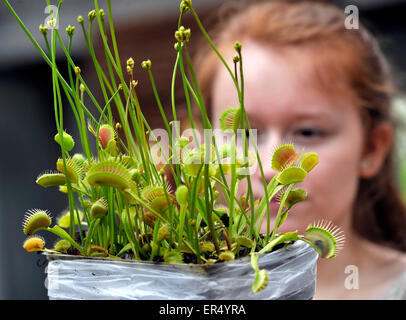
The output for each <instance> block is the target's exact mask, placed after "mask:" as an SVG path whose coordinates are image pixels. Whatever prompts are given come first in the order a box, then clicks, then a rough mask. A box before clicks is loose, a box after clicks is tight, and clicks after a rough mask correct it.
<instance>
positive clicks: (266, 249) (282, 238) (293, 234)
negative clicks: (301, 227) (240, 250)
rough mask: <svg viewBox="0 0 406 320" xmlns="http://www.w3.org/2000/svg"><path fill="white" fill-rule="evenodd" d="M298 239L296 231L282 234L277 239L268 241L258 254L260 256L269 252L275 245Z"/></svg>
mask: <svg viewBox="0 0 406 320" xmlns="http://www.w3.org/2000/svg"><path fill="white" fill-rule="evenodd" d="M298 239H299V235H298V232H297V231H293V232H286V233H283V234H281V235H280V236H279V237H277V238H275V239H273V240H271V241H269V242H268V244H267V245H266V246H265V247H263V248H262V249H261V250H260V251H259V252H258V253H260V254H261V253H266V252H270V251H272V249H273V248H274V247H275V246H276V245H278V244H280V243H283V242H286V241H295V240H298Z"/></svg>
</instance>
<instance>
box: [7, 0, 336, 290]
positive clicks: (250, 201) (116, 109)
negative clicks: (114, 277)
mask: <svg viewBox="0 0 406 320" xmlns="http://www.w3.org/2000/svg"><path fill="white" fill-rule="evenodd" d="M3 2H4V3H5V4H6V6H7V7H8V9H9V10H10V12H11V13H12V14H13V15H14V17H15V18H16V20H17V21H18V22H19V24H20V25H21V27H22V28H23V30H24V31H25V33H26V34H27V36H28V38H29V39H30V40H31V41H32V42H33V44H34V46H35V47H36V48H37V49H38V51H39V53H40V54H41V55H42V57H43V58H44V60H45V61H46V63H47V64H48V65H49V67H50V68H51V71H52V83H53V94H54V112H55V121H56V128H57V132H56V135H55V137H54V140H55V143H58V144H59V145H60V149H61V153H60V156H59V158H57V159H56V164H55V171H46V172H44V173H42V174H40V175H39V176H38V178H37V180H36V183H37V184H38V185H40V186H42V187H45V188H57V189H59V191H60V192H63V193H65V194H66V195H67V198H68V203H69V209H68V210H67V211H65V212H62V213H61V214H60V215H59V216H58V217H57V218H56V219H55V218H53V215H52V214H51V213H50V212H49V211H48V210H42V209H33V210H28V211H27V213H26V217H25V219H24V222H23V231H24V233H25V234H26V235H27V236H29V237H28V238H27V239H26V241H25V242H24V245H23V247H24V248H25V249H26V250H27V251H29V252H32V251H40V252H52V253H60V254H70V255H82V256H89V257H104V258H113V259H120V258H126V259H135V260H147V261H158V262H165V263H197V264H211V263H221V262H222V261H227V260H233V259H238V258H242V257H245V256H250V257H251V263H252V266H253V269H254V270H255V280H254V284H253V286H252V289H253V290H254V291H255V292H256V291H259V290H261V289H263V288H265V287H266V285H267V281H268V275H267V273H266V271H265V270H260V269H259V267H258V259H259V258H260V254H263V253H267V252H271V251H272V250H276V249H278V248H280V247H282V246H286V245H289V244H291V243H292V242H294V241H298V240H300V241H305V242H307V243H309V244H310V245H311V246H313V247H314V249H315V250H317V252H318V253H319V254H320V256H321V257H323V258H331V257H334V256H335V255H336V253H337V251H338V250H339V249H340V248H341V247H342V245H343V242H344V236H343V234H342V232H341V230H340V229H339V228H338V227H335V226H333V225H332V223H329V222H324V221H321V222H317V223H314V224H311V225H309V227H308V228H307V230H306V232H305V234H304V235H299V234H298V232H297V231H292V232H286V233H281V232H279V233H278V228H279V227H280V226H281V225H282V223H283V222H284V221H285V219H286V218H287V216H288V214H289V211H290V209H291V208H292V207H293V206H294V205H295V204H296V203H298V202H300V201H302V200H304V199H305V198H306V191H305V190H304V189H302V188H295V184H297V183H300V182H302V181H303V180H304V179H305V178H306V176H307V175H308V174H309V172H310V171H311V170H312V169H313V168H314V167H315V166H316V165H317V164H318V162H319V159H318V155H317V154H316V153H313V152H304V151H303V150H296V149H295V146H294V145H293V144H285V145H282V146H280V147H278V148H277V149H276V150H275V152H274V154H273V158H272V162H271V163H264V164H262V163H261V159H260V158H259V153H258V150H257V147H256V144H255V139H254V133H255V132H254V130H252V128H251V127H250V124H249V121H248V117H247V114H246V112H245V108H244V74H243V56H242V51H243V50H242V45H241V44H240V43H239V42H236V43H235V45H234V49H235V57H234V58H233V61H232V67H230V66H229V64H228V63H227V62H226V61H225V59H224V58H223V56H222V55H221V54H220V52H219V51H218V50H217V48H216V46H215V45H214V43H213V41H212V40H211V38H210V36H209V34H208V33H207V32H206V30H205V28H204V26H203V25H202V23H201V22H200V19H199V17H198V15H197V13H196V11H195V10H194V8H193V6H192V1H191V0H183V1H182V2H181V4H180V16H179V20H178V29H177V30H176V31H175V40H176V42H175V46H174V50H176V53H177V56H176V61H175V64H174V69H173V78H172V79H173V80H172V118H173V121H169V120H168V118H167V116H166V115H165V112H164V108H163V106H162V103H161V100H160V98H159V94H158V90H157V88H156V86H155V81H154V76H153V73H152V70H153V63H152V62H151V61H150V60H145V61H143V62H142V63H141V64H140V66H141V69H143V71H142V70H141V71H139V70H138V69H137V68H136V66H135V61H134V60H133V59H132V58H128V59H127V60H126V65H124V67H123V66H122V64H121V59H120V55H119V52H118V46H117V41H116V37H115V30H114V24H113V21H112V10H111V1H110V0H107V12H106V13H105V12H104V11H103V9H101V8H99V3H98V1H97V0H94V6H95V9H94V10H92V11H90V12H89V14H88V16H87V20H86V19H85V18H83V17H82V16H79V17H78V19H77V22H78V24H79V29H81V31H82V32H83V38H84V41H85V42H86V46H87V48H88V49H89V53H90V57H91V58H92V61H93V63H94V67H95V70H96V73H97V77H98V80H99V84H100V89H101V91H102V93H103V99H104V101H103V102H102V103H101V102H99V101H97V99H96V98H95V96H94V95H93V94H92V92H91V91H90V90H89V87H88V85H87V84H86V82H85V79H84V78H83V76H82V70H81V69H80V67H79V66H78V65H76V64H75V61H74V58H73V57H72V56H71V54H70V52H71V44H72V40H73V37H74V35H75V31H76V28H75V27H73V26H68V27H67V28H66V33H67V35H68V39H69V42H68V44H66V43H64V42H63V40H62V38H61V34H60V30H59V29H58V28H57V27H56V26H57V25H58V23H57V22H58V21H57V19H58V18H59V15H60V14H61V7H62V3H63V1H59V2H58V7H57V12H51V15H52V19H50V20H48V22H47V25H44V26H42V25H41V26H40V28H39V31H40V33H41V34H42V35H43V37H44V40H45V45H46V50H45V51H44V50H43V49H42V48H41V46H40V45H39V44H38V43H37V41H36V40H35V38H34V36H33V35H32V34H31V33H30V31H29V30H28V29H27V28H26V27H25V25H24V23H23V22H22V21H21V19H20V18H19V17H18V15H17V13H16V12H15V11H14V9H13V8H12V6H11V5H10V3H9V1H8V0H3ZM47 4H48V5H50V3H49V0H48V1H47ZM185 14H191V15H193V17H194V18H195V21H196V23H197V25H198V28H199V29H200V31H201V32H202V34H203V36H204V37H205V38H206V40H207V41H208V43H209V44H210V46H211V47H212V49H213V50H214V51H215V52H216V53H217V55H218V57H219V59H220V61H221V63H222V64H223V66H224V67H225V68H227V70H228V72H229V74H230V81H233V82H234V84H235V89H236V93H237V95H238V98H239V105H238V107H237V108H230V109H228V110H227V111H226V112H224V114H223V116H222V117H221V119H220V120H221V129H222V132H223V133H224V134H225V135H227V136H228V137H229V140H228V141H229V142H228V143H219V141H218V136H217V135H215V134H214V130H213V128H212V125H211V122H210V120H209V118H208V116H207V113H206V108H205V104H204V100H203V97H202V93H201V91H200V89H199V85H198V83H197V80H196V75H195V73H194V70H193V65H192V62H191V59H190V56H189V52H188V43H189V41H190V38H191V30H190V29H187V28H185V27H184V26H183V25H182V18H183V16H184V15H185ZM96 28H98V31H99V34H100V38H101V40H102V42H103V45H104V52H105V57H106V66H107V67H106V68H107V70H104V69H103V68H102V67H101V62H100V61H99V60H98V59H99V57H96V55H95V52H94V48H93V40H92V39H93V31H94V29H96ZM107 30H109V32H108V31H107ZM108 37H110V39H108ZM57 45H58V46H60V48H62V50H63V52H64V53H65V56H66V60H67V68H68V78H67V79H65V78H64V77H62V74H61V70H60V68H61V67H60V66H57V64H56V57H55V56H56V54H55V52H56V47H57ZM137 72H147V73H148V75H149V78H150V82H151V85H152V89H153V92H154V95H155V98H156V103H157V108H158V110H159V112H160V114H161V115H162V117H163V120H164V123H165V130H166V132H167V134H168V137H169V141H170V143H168V144H164V143H162V141H163V140H162V139H161V140H160V141H158V138H157V136H156V134H155V133H154V130H152V129H151V128H150V127H149V125H148V122H147V121H146V119H145V117H144V114H143V113H142V108H141V106H140V103H139V100H138V98H137V94H136V89H137V88H136V87H137V81H136V73H137ZM177 73H180V75H181V79H182V83H181V84H180V85H181V86H183V88H184V93H185V101H186V104H187V108H188V111H189V121H190V126H191V128H192V129H195V121H196V119H194V118H193V116H192V108H193V107H192V106H193V105H196V106H197V107H198V108H199V110H200V113H201V118H202V123H203V127H204V138H205V139H204V141H203V143H201V141H199V139H193V141H191V140H190V139H189V137H187V136H184V135H182V134H181V133H180V129H179V122H178V117H177V114H176V106H175V99H174V90H175V85H176V83H175V78H176V74H177ZM63 94H64V95H65V97H66V101H67V105H64V104H63V102H62V95H63ZM86 95H87V96H88V97H89V99H90V101H91V103H92V104H93V105H94V106H95V107H96V108H97V110H98V114H97V116H94V115H93V114H92V113H91V112H89V109H90V108H88V107H87V106H86V105H85V102H84V97H85V96H86ZM67 107H69V108H70V109H71V110H72V112H73V114H74V117H75V120H76V123H77V128H78V132H79V139H80V145H79V144H78V143H77V139H74V138H73V137H72V136H71V135H70V134H68V133H67V132H66V131H65V128H64V122H63V110H64V108H67ZM115 113H117V114H118V119H114V117H113V115H114V114H115ZM193 132H194V136H195V137H196V136H197V134H198V133H199V132H198V131H197V130H194V131H193ZM247 136H248V138H249V139H247ZM75 140H76V141H75ZM248 143H250V145H251V147H253V149H252V150H253V151H252V152H250V151H249V150H248ZM252 144H253V146H252ZM78 147H80V148H81V149H80V151H79V150H78ZM74 149H75V150H77V152H74V151H73V150H74ZM158 151H159V152H158ZM158 153H159V154H160V157H161V159H160V161H157V159H156V158H157V154H158ZM162 157H163V159H162ZM263 166H272V168H273V169H274V170H276V171H277V172H278V174H276V175H275V176H274V177H273V178H272V180H271V181H270V182H269V183H267V182H266V181H265V178H264V174H263ZM254 167H256V168H257V170H261V174H262V178H263V184H264V196H263V197H262V198H261V199H254V197H253V193H252V189H251V181H250V170H252V169H253V168H254ZM169 177H172V179H173V182H172V183H171V181H170V180H169ZM244 180H246V181H247V185H248V188H247V191H246V193H245V194H244V195H243V196H241V197H239V196H238V192H237V190H238V189H239V185H240V184H241V182H242V181H244ZM220 194H221V195H222V197H223V198H224V199H225V200H224V201H225V203H222V204H220V201H219V198H220V197H219V196H220ZM272 199H277V200H278V201H279V203H280V206H279V210H278V212H277V215H276V219H275V220H274V221H275V222H274V224H273V225H271V212H270V202H271V200H272ZM264 221H265V222H266V225H267V232H266V233H264V234H262V233H261V232H260V230H261V225H262V224H263V223H265V222H264ZM53 223H54V225H53ZM52 225H53V226H52ZM40 230H46V231H50V232H52V233H54V234H55V235H57V236H58V237H59V240H58V241H57V242H56V243H55V244H54V245H53V248H52V249H46V248H45V241H44V239H43V238H42V237H40V236H38V235H37V232H38V231H40Z"/></svg>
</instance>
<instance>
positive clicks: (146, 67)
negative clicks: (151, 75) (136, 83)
mask: <svg viewBox="0 0 406 320" xmlns="http://www.w3.org/2000/svg"><path fill="white" fill-rule="evenodd" d="M141 67H142V68H143V69H144V70H147V71H148V70H151V60H149V59H148V60H145V61H143V62H142V63H141Z"/></svg>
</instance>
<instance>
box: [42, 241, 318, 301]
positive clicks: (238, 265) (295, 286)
mask: <svg viewBox="0 0 406 320" xmlns="http://www.w3.org/2000/svg"><path fill="white" fill-rule="evenodd" d="M46 256H47V259H48V260H49V263H48V267H47V282H48V295H49V298H50V299H51V300H53V299H92V300H95V299H132V300H146V299H148V300H166V299H169V300H206V299H208V300H252V299H301V300H308V299H312V298H313V295H314V291H315V286H316V261H317V258H318V254H317V253H316V251H315V250H314V249H313V248H312V247H311V246H310V245H308V244H307V243H305V242H302V241H296V242H295V243H293V244H291V245H289V246H287V247H285V248H283V249H279V250H277V251H274V252H272V253H268V254H264V255H262V256H261V257H260V259H259V268H260V269H266V270H267V272H268V275H269V282H268V286H267V287H266V288H265V289H264V290H262V291H260V292H257V293H254V292H252V289H251V286H252V283H253V280H254V271H253V269H252V267H251V262H250V258H248V257H245V258H242V259H238V260H233V261H228V262H224V263H216V264H211V265H195V264H167V263H153V262H143V261H142V262H140V261H126V260H112V259H103V258H88V257H80V256H69V255H58V254H46Z"/></svg>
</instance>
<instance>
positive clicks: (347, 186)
mask: <svg viewBox="0 0 406 320" xmlns="http://www.w3.org/2000/svg"><path fill="white" fill-rule="evenodd" d="M289 50H293V49H289ZM295 50H296V49H295ZM290 53H291V54H289V56H286V55H283V54H281V53H279V52H276V51H274V50H272V48H270V47H265V46H262V45H260V44H257V43H255V42H245V44H244V47H243V66H244V83H245V108H246V110H247V114H248V117H249V120H250V124H251V127H252V129H257V145H258V149H259V153H260V156H261V162H262V165H263V168H264V174H265V178H266V180H267V182H269V181H270V180H271V178H272V177H273V176H274V175H275V174H276V172H275V171H273V170H272V169H271V165H270V160H271V157H272V153H273V151H274V150H275V148H276V147H277V146H280V145H281V144H283V143H293V144H294V145H295V148H296V150H304V151H305V152H306V151H313V152H317V153H318V155H319V159H320V163H319V164H318V165H317V166H316V167H315V168H314V169H313V170H312V171H311V172H310V173H309V174H308V176H307V178H306V180H305V181H304V182H303V183H300V184H297V185H296V187H302V188H304V189H305V190H306V191H307V194H308V196H307V198H306V200H305V201H303V202H301V203H299V204H296V205H295V206H294V207H293V208H292V209H291V211H290V213H289V216H288V218H287V219H286V221H285V222H284V224H283V225H282V227H281V228H280V229H279V231H281V232H286V231H293V230H296V229H297V230H298V231H299V232H300V233H303V232H304V230H305V229H306V227H307V225H308V224H309V223H312V222H315V221H317V220H320V219H326V220H332V221H334V222H335V224H338V225H343V224H344V222H346V221H348V220H347V219H349V218H350V215H351V212H352V205H353V203H354V199H355V196H356V192H357V187H358V180H359V174H360V162H361V158H362V152H363V127H362V123H361V117H360V114H359V111H358V110H357V108H356V107H355V106H354V103H353V102H352V100H351V97H350V96H349V95H333V94H331V93H329V92H326V89H325V90H324V91H323V90H321V89H320V86H318V84H317V82H316V81H317V80H315V78H314V77H313V75H312V73H311V72H310V71H306V72H304V71H303V70H311V68H303V66H304V64H310V63H311V61H312V60H311V59H312V58H310V59H309V58H308V57H307V58H306V59H304V54H303V53H302V54H301V53H300V51H296V52H295V53H294V52H293V51H292V52H290ZM313 59H317V56H315V57H313ZM308 66H310V65H308ZM219 70H220V71H219V72H218V74H217V75H216V77H215V79H214V83H213V92H212V94H213V96H212V103H213V105H212V106H213V117H214V119H213V121H212V122H213V124H214V126H215V127H219V121H218V119H219V118H220V117H221V114H222V113H223V111H225V110H226V109H228V108H236V107H238V98H237V93H236V90H235V87H234V84H233V82H232V80H231V78H230V76H229V74H228V73H227V71H226V70H225V68H219ZM299 70H300V71H299ZM337 81H340V79H337ZM244 181H245V180H244ZM251 181H252V189H253V193H254V197H256V198H259V197H261V196H262V195H263V191H264V187H263V183H262V178H261V173H260V170H259V169H257V170H256V172H255V173H254V174H253V175H251ZM239 192H240V194H241V195H242V194H245V192H246V185H241V188H240V190H239ZM276 213H277V205H275V204H271V217H272V218H275V216H276ZM272 218H271V227H272V226H273V221H274V220H272ZM265 220H266V219H265ZM265 231H266V222H265V221H264V222H263V223H262V232H265Z"/></svg>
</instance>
